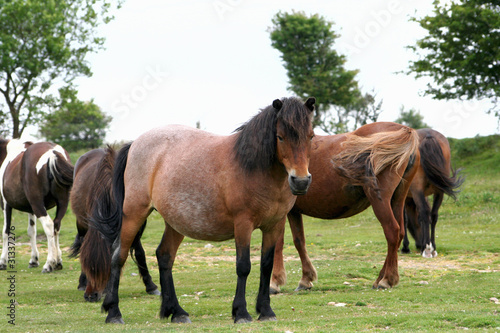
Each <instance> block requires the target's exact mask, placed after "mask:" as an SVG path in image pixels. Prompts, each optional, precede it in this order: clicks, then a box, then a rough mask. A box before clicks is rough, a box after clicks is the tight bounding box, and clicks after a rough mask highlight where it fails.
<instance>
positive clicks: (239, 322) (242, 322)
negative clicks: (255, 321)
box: [234, 317, 252, 324]
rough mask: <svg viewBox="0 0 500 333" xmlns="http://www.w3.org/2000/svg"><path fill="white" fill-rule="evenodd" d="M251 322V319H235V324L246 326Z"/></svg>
mask: <svg viewBox="0 0 500 333" xmlns="http://www.w3.org/2000/svg"><path fill="white" fill-rule="evenodd" d="M251 322H252V317H248V318H240V319H235V320H234V323H235V324H248V323H251Z"/></svg>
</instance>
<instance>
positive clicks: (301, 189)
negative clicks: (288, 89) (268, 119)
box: [273, 97, 316, 195]
mask: <svg viewBox="0 0 500 333" xmlns="http://www.w3.org/2000/svg"><path fill="white" fill-rule="evenodd" d="M315 102H316V100H315V98H314V97H310V98H309V99H308V100H307V101H306V102H305V103H303V102H302V101H300V100H299V99H296V98H287V99H283V100H279V99H276V100H274V102H273V107H274V109H275V110H276V112H277V113H278V114H277V116H278V119H277V124H276V139H275V140H276V156H277V158H278V161H279V162H281V163H282V164H283V165H284V166H285V169H286V171H287V173H288V183H289V185H290V189H291V191H292V193H293V194H295V195H301V194H306V192H307V190H308V189H309V185H310V184H311V174H310V173H309V159H310V156H311V142H312V138H313V137H314V132H313V129H312V122H311V115H312V112H313V110H314V103H315Z"/></svg>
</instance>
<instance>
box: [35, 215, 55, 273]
mask: <svg viewBox="0 0 500 333" xmlns="http://www.w3.org/2000/svg"><path fill="white" fill-rule="evenodd" d="M39 220H40V222H41V223H42V226H43V230H44V231H45V235H46V236H47V262H46V263H45V265H43V270H42V273H50V272H52V271H55V270H56V266H57V253H58V251H57V248H56V237H55V231H54V221H52V219H51V218H50V216H48V215H45V216H41V217H39Z"/></svg>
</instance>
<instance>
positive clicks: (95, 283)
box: [80, 144, 131, 290]
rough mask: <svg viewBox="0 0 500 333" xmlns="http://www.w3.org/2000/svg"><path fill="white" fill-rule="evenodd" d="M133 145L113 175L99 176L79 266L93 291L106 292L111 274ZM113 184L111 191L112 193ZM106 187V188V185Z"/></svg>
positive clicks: (125, 149)
mask: <svg viewBox="0 0 500 333" xmlns="http://www.w3.org/2000/svg"><path fill="white" fill-rule="evenodd" d="M130 145H131V144H127V145H125V146H123V148H122V149H121V150H120V152H119V153H118V156H117V157H116V161H115V164H114V168H113V171H112V172H107V173H106V172H102V173H101V172H98V174H100V176H101V177H98V179H96V182H95V183H94V185H93V191H92V192H93V193H94V200H93V204H92V209H91V211H90V223H89V230H88V232H87V235H86V237H85V240H84V241H83V244H82V248H81V254H80V262H81V264H82V270H83V272H84V273H85V274H86V275H87V279H88V281H89V283H90V284H91V286H92V288H93V289H96V290H104V288H105V287H106V284H107V282H108V280H109V276H110V272H111V245H112V244H113V243H114V241H115V240H116V238H117V237H118V235H119V234H120V230H121V223H122V206H123V200H124V198H125V186H124V182H123V176H124V172H125V166H126V165H127V158H128V151H129V149H130ZM110 182H112V191H109V187H110ZM106 184H107V185H106Z"/></svg>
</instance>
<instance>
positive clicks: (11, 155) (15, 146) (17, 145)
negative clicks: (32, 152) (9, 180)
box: [0, 139, 26, 202]
mask: <svg viewBox="0 0 500 333" xmlns="http://www.w3.org/2000/svg"><path fill="white" fill-rule="evenodd" d="M25 150H26V148H25V147H24V142H22V141H20V140H17V139H12V140H10V141H9V143H8V144H7V156H5V159H4V160H3V163H2V166H1V167H0V193H1V194H2V199H3V201H4V202H6V201H5V197H4V195H3V177H4V175H5V169H7V166H8V165H9V163H10V162H12V161H13V160H14V159H15V158H16V157H17V156H18V155H19V154H21V153H22V152H24V151H25Z"/></svg>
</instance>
